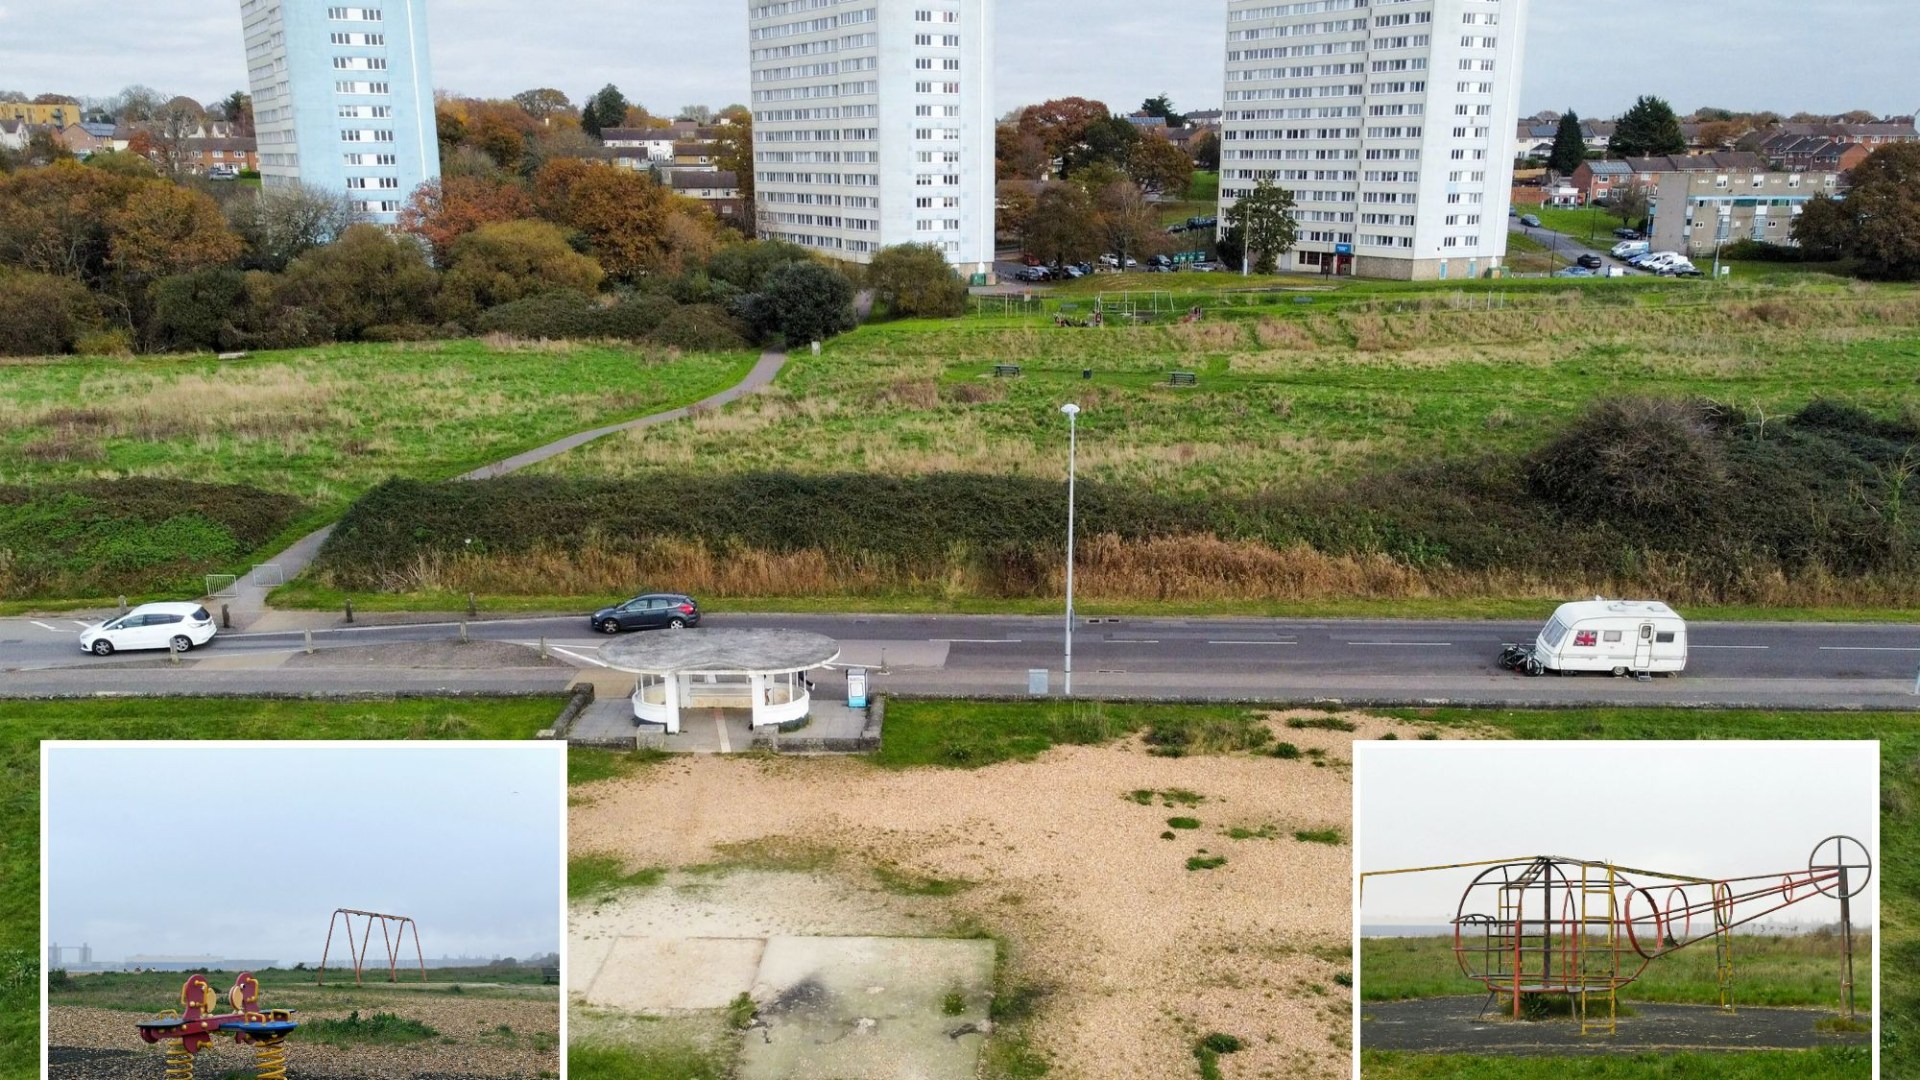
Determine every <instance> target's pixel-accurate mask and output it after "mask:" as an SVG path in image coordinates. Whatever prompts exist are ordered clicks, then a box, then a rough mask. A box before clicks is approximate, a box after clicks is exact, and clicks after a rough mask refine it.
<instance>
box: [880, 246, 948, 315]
mask: <svg viewBox="0 0 1920 1080" xmlns="http://www.w3.org/2000/svg"><path fill="white" fill-rule="evenodd" d="M867 286H868V287H869V288H871V289H872V290H873V296H874V299H875V300H876V301H878V302H879V303H881V304H882V305H884V306H885V307H886V309H887V311H888V312H889V313H891V314H893V315H895V316H900V317H904V318H951V317H952V316H955V315H964V314H966V313H967V283H966V282H965V281H964V280H962V279H961V277H960V275H959V274H958V273H956V272H955V271H954V269H953V267H952V266H951V265H950V264H948V262H947V257H946V256H945V255H943V254H941V252H940V249H939V248H937V247H934V246H933V245H931V244H895V245H893V246H892V247H886V248H881V249H880V250H879V251H877V252H875V253H874V256H873V260H872V261H871V262H869V263H868V264H867Z"/></svg>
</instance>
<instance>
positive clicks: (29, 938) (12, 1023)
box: [0, 698, 564, 1076]
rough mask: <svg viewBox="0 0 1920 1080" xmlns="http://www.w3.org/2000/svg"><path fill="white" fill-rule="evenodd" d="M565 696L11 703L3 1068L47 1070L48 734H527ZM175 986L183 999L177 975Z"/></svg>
mask: <svg viewBox="0 0 1920 1080" xmlns="http://www.w3.org/2000/svg"><path fill="white" fill-rule="evenodd" d="M563 704H564V702H562V701H560V700H559V699H557V698H556V699H544V698H525V699H512V700H498V699H496V700H465V701H438V700H426V699H421V700H406V701H392V702H324V701H242V700H235V699H221V700H219V701H201V700H194V699H185V698H168V699H157V700H114V701H9V702H7V703H6V704H5V715H4V718H0V868H3V869H0V1076H16V1075H17V1076H26V1075H29V1074H31V1073H32V1072H33V1071H35V1070H37V1068H38V1065H37V1062H38V1051H37V1047H38V1045H39V1037H40V1035H39V1032H40V1026H39V1008H38V1001H39V978H38V975H39V971H40V964H39V960H38V956H39V948H40V946H39V942H40V914H39V913H40V740H42V739H227V740H231V739H525V738H531V737H532V736H533V735H534V734H535V733H536V732H538V731H540V730H541V729H542V728H545V727H547V726H548V725H549V724H551V723H552V722H553V718H554V716H555V715H556V714H557V713H558V712H559V711H560V709H561V707H562V705H563ZM275 977H276V978H278V977H279V976H275ZM101 985H104V984H101ZM222 989H224V988H222ZM173 993H174V996H175V997H176V998H177V996H178V993H179V987H178V986H177V985H176V986H175V987H174V990H173ZM143 1000H144V999H143Z"/></svg>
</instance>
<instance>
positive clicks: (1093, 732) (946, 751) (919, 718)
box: [875, 701, 1268, 768]
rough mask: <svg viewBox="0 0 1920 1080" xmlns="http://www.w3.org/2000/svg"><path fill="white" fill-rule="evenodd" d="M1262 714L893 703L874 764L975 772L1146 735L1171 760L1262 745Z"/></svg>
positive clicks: (1197, 708)
mask: <svg viewBox="0 0 1920 1080" xmlns="http://www.w3.org/2000/svg"><path fill="white" fill-rule="evenodd" d="M1259 716H1260V714H1259V713H1257V712H1255V711H1253V710H1250V709H1246V708H1243V707H1239V706H1232V705H1219V706H1209V705H1192V706H1182V707H1177V708H1171V709H1169V708H1166V707H1163V706H1157V705H1135V704H1110V703H1105V702H1097V701H1096V702H1064V701H1042V702H1029V701H1014V702H962V701H893V702H889V703H888V706H887V724H886V737H885V738H884V739H883V740H882V741H881V746H880V752H879V753H878V754H877V755H876V756H875V760H876V761H878V762H879V763H880V764H881V765H885V766H888V767H891V768H903V767H906V766H912V765H943V766H949V767H952V766H960V767H964V768H977V767H979V766H982V765H991V764H993V763H994V762H997V761H1027V760H1031V759H1032V758H1034V757H1036V756H1038V755H1039V754H1040V753H1041V752H1042V751H1044V750H1046V749H1047V748H1048V747H1050V746H1085V745H1097V744H1099V743H1105V742H1111V741H1112V740H1114V739H1119V738H1124V737H1126V736H1128V735H1131V734H1133V733H1134V732H1136V731H1142V730H1144V731H1146V732H1147V741H1148V743H1149V744H1150V746H1151V747H1152V749H1153V750H1154V751H1157V752H1160V753H1163V754H1168V755H1172V756H1178V755H1184V754H1186V753H1211V752H1229V751H1234V750H1254V749H1259V748H1261V747H1264V746H1265V745H1266V744H1267V741H1268V740H1267V739H1266V738H1265V737H1264V736H1266V735H1267V732H1266V731H1265V729H1264V728H1262V727H1260V726H1259V723H1258V720H1259Z"/></svg>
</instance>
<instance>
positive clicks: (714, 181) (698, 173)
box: [667, 169, 750, 229]
mask: <svg viewBox="0 0 1920 1080" xmlns="http://www.w3.org/2000/svg"><path fill="white" fill-rule="evenodd" d="M667 183H668V185H669V186H671V187H672V188H673V191H674V194H676V195H685V196H686V197H688V198H690V199H699V200H700V201H701V202H702V203H705V204H706V206H707V209H709V210H712V211H713V215H714V216H715V217H717V218H719V219H720V220H721V222H723V223H725V224H728V225H732V226H734V227H736V228H740V229H746V228H748V227H749V224H750V223H749V215H748V212H747V202H746V200H745V199H744V198H742V197H741V195H740V179H739V177H738V176H736V175H735V174H733V173H731V172H728V171H726V170H724V169H715V170H711V171H708V170H700V169H675V170H673V172H672V173H671V174H670V175H669V176H668V178H667Z"/></svg>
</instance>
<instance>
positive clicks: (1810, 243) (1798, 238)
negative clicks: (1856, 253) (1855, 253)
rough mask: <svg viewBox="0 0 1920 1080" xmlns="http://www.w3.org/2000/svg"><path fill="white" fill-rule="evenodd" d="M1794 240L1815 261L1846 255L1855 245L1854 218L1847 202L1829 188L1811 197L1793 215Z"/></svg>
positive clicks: (1825, 260)
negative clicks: (1831, 194) (1830, 192)
mask: <svg viewBox="0 0 1920 1080" xmlns="http://www.w3.org/2000/svg"><path fill="white" fill-rule="evenodd" d="M1793 242H1794V243H1796V244H1798V245H1800V250H1801V252H1803V253H1804V254H1805V255H1806V257H1807V258H1809V259H1812V260H1814V261H1815V262H1827V261H1829V260H1832V259H1838V258H1842V257H1844V256H1845V255H1846V254H1847V250H1848V249H1849V248H1851V247H1852V246H1853V218H1852V216H1851V215H1850V214H1849V213H1848V211H1847V209H1846V204H1845V203H1842V202H1841V201H1840V200H1838V199H1835V198H1833V197H1832V196H1830V195H1828V194H1827V193H1825V192H1821V193H1820V194H1818V195H1815V196H1814V197H1813V198H1811V199H1809V200H1807V205H1806V208H1805V209H1804V210H1802V211H1801V212H1800V216H1799V217H1797V218H1794V219H1793Z"/></svg>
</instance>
